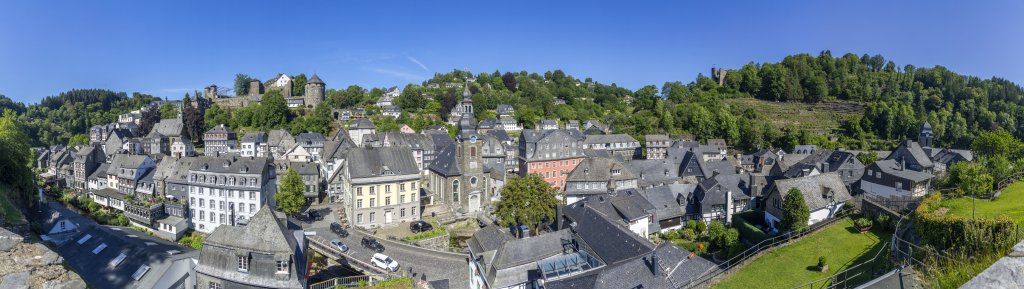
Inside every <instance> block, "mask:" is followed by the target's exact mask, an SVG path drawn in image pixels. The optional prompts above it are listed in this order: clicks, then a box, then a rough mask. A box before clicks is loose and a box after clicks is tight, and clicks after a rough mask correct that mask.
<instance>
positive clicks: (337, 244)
mask: <svg viewBox="0 0 1024 289" xmlns="http://www.w3.org/2000/svg"><path fill="white" fill-rule="evenodd" d="M331 246H334V248H338V250H339V251H341V252H348V245H345V243H342V242H341V240H338V239H334V240H331Z"/></svg>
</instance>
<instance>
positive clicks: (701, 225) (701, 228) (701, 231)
mask: <svg viewBox="0 0 1024 289" xmlns="http://www.w3.org/2000/svg"><path fill="white" fill-rule="evenodd" d="M707 229H708V224H705V223H704V222H703V221H700V222H697V234H698V235H700V234H704V232H705V231H707Z"/></svg>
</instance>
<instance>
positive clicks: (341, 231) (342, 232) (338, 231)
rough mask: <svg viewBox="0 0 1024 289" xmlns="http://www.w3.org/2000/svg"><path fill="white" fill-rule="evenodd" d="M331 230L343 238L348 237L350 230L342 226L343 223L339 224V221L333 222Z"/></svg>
mask: <svg viewBox="0 0 1024 289" xmlns="http://www.w3.org/2000/svg"><path fill="white" fill-rule="evenodd" d="M331 232H334V234H337V235H338V237H342V238H345V237H348V230H345V228H342V227H341V224H338V223H331Z"/></svg>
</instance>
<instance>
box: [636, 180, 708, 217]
mask: <svg viewBox="0 0 1024 289" xmlns="http://www.w3.org/2000/svg"><path fill="white" fill-rule="evenodd" d="M696 188H697V185H695V184H670V185H663V186H656V187H653V188H650V189H646V190H640V194H641V195H643V196H644V198H646V199H647V201H648V202H650V203H651V205H652V206H654V217H655V218H656V219H658V220H667V219H670V218H677V217H681V216H683V215H684V214H685V213H686V208H685V207H684V206H685V205H686V203H685V202H684V203H683V204H684V205H683V206H680V205H679V200H680V199H686V197H687V196H689V195H690V194H691V193H693V190H695V189H696Z"/></svg>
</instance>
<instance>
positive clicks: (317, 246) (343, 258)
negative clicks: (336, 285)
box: [306, 236, 389, 275]
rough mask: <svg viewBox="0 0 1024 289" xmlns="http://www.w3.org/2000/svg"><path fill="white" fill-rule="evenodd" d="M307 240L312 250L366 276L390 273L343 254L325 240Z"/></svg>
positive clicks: (310, 237)
mask: <svg viewBox="0 0 1024 289" xmlns="http://www.w3.org/2000/svg"><path fill="white" fill-rule="evenodd" d="M306 240H308V241H309V242H308V244H309V249H310V250H313V251H316V252H317V253H320V254H321V255H324V256H327V257H328V258H330V259H331V260H334V261H337V262H338V263H339V264H342V265H349V266H350V267H352V268H354V269H356V270H359V271H362V272H363V273H364V274H367V275H372V274H388V273H389V272H386V271H384V270H382V269H380V268H377V266H374V265H373V264H370V263H367V262H364V261H360V260H359V259H358V258H353V257H352V256H349V255H348V254H345V253H343V252H341V251H340V250H338V248H334V247H333V246H331V244H330V242H329V241H327V240H324V239H323V238H320V237H317V236H306Z"/></svg>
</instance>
